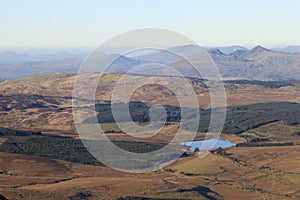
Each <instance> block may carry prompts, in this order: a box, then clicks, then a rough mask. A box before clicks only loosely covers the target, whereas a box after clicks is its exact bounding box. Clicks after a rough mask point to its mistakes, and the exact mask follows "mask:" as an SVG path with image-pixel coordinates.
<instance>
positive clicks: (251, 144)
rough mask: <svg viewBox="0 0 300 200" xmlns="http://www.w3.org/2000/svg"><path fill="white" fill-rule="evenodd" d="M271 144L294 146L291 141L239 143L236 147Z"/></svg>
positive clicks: (266, 145) (271, 145)
mask: <svg viewBox="0 0 300 200" xmlns="http://www.w3.org/2000/svg"><path fill="white" fill-rule="evenodd" d="M273 146H294V143H293V142H283V143H239V144H237V145H236V147H273Z"/></svg>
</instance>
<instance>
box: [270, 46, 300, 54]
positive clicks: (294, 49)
mask: <svg viewBox="0 0 300 200" xmlns="http://www.w3.org/2000/svg"><path fill="white" fill-rule="evenodd" d="M272 50H273V51H278V52H284V53H292V54H294V53H300V46H288V47H285V48H273V49H272Z"/></svg>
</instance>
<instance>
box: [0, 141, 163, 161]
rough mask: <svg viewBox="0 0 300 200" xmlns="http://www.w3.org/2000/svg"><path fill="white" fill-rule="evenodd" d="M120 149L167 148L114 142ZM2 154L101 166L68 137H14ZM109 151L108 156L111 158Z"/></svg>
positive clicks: (158, 145) (76, 142)
mask: <svg viewBox="0 0 300 200" xmlns="http://www.w3.org/2000/svg"><path fill="white" fill-rule="evenodd" d="M93 142H94V144H95V145H106V144H105V143H106V142H107V141H93ZM113 143H114V144H115V145H117V146H119V147H120V148H122V149H124V150H126V151H131V152H136V153H147V152H152V151H155V150H158V149H160V148H162V147H163V146H165V144H164V143H146V142H134V141H113ZM0 151H1V152H7V153H19V154H27V155H36V156H42V157H47V158H52V159H60V160H66V161H70V162H77V163H83V164H92V165H101V163H100V162H99V161H98V160H97V159H95V158H94V157H93V156H92V155H91V154H90V153H89V151H88V150H87V149H86V148H85V146H84V145H83V143H82V142H81V140H78V139H73V138H67V137H51V136H29V137H28V138H22V139H20V137H12V138H9V139H8V140H6V141H5V142H4V143H3V144H2V145H0ZM109 153H110V152H109V150H108V152H107V154H108V155H107V156H110V154H109Z"/></svg>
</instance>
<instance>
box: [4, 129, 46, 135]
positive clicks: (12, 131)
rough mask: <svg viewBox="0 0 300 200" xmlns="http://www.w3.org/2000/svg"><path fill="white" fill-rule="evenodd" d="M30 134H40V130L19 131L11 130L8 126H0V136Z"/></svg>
mask: <svg viewBox="0 0 300 200" xmlns="http://www.w3.org/2000/svg"><path fill="white" fill-rule="evenodd" d="M30 135H42V133H41V132H33V131H19V130H12V129H8V128H0V137H3V136H30Z"/></svg>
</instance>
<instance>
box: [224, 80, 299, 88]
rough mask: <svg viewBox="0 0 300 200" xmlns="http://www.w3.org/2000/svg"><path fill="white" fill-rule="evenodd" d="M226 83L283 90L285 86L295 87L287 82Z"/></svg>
mask: <svg viewBox="0 0 300 200" xmlns="http://www.w3.org/2000/svg"><path fill="white" fill-rule="evenodd" d="M225 83H230V84H240V85H244V84H250V85H258V86H263V87H266V88H281V87H284V86H294V85H293V84H292V83H288V82H285V81H258V80H228V81H225Z"/></svg>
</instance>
